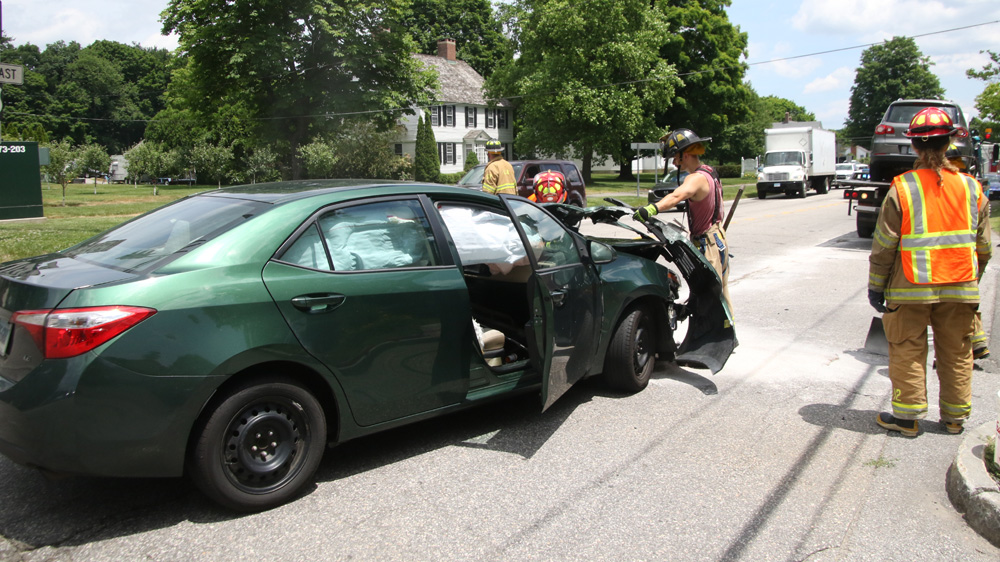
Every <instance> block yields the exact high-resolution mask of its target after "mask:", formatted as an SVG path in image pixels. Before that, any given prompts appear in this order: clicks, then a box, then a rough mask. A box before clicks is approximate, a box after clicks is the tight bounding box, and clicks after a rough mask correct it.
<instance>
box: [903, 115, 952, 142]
mask: <svg viewBox="0 0 1000 562" xmlns="http://www.w3.org/2000/svg"><path fill="white" fill-rule="evenodd" d="M956 133H958V129H956V128H955V124H954V123H952V121H951V116H950V115H948V113H947V112H945V111H944V110H942V109H941V108H939V107H925V108H923V109H921V110H920V111H919V112H917V114H916V115H914V116H913V120H911V121H910V128H909V129H907V130H906V132H905V133H903V134H904V135H905V136H906V137H908V138H914V137H920V138H924V139H926V138H927V137H943V136H952V135H954V134H956Z"/></svg>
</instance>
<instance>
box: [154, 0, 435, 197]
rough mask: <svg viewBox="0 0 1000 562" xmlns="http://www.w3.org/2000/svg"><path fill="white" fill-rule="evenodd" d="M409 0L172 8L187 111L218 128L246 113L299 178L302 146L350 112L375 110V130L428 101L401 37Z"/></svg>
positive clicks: (184, 1) (166, 25) (257, 1)
mask: <svg viewBox="0 0 1000 562" xmlns="http://www.w3.org/2000/svg"><path fill="white" fill-rule="evenodd" d="M406 7H407V3H406V2H405V1H404V0H382V1H378V2H376V1H373V0H364V1H359V2H342V1H338V0H296V1H294V2H291V3H289V2H279V1H276V0H241V1H240V2H223V3H219V2H205V1H203V0H171V1H170V2H169V4H168V6H167V9H166V10H164V12H163V13H162V16H163V30H164V32H177V33H178V34H179V36H180V39H179V42H180V50H181V51H182V53H183V56H184V57H186V58H187V60H188V67H187V72H188V79H187V80H185V81H184V83H183V86H184V88H183V89H182V90H181V89H178V90H175V89H174V88H173V86H171V95H172V96H174V97H175V98H176V101H177V103H176V105H175V108H176V110H178V111H189V112H190V113H191V114H193V115H195V116H197V117H199V118H202V119H207V120H209V121H211V120H212V118H211V116H212V115H216V114H220V113H222V112H223V110H224V109H225V108H226V107H229V106H234V105H238V106H240V107H242V108H244V109H245V111H246V114H247V116H248V117H249V118H251V119H253V120H255V131H256V132H257V133H258V134H259V135H260V136H261V140H265V141H268V142H267V144H270V145H272V146H276V147H277V146H281V145H284V149H285V150H286V152H285V156H286V158H287V159H288V160H289V163H290V166H289V170H290V174H291V176H292V177H293V178H298V177H299V176H300V175H301V169H300V161H299V158H298V153H299V151H298V147H299V146H300V145H302V144H305V143H308V142H309V141H310V140H312V139H314V138H322V137H323V136H325V135H328V134H330V133H333V132H336V130H337V129H339V128H340V127H341V126H342V125H343V124H344V119H343V117H344V116H345V115H346V114H351V113H357V112H370V111H373V112H372V113H368V115H369V116H370V118H371V121H372V122H373V124H374V125H375V126H376V127H379V128H380V129H382V130H386V129H388V128H389V127H391V126H393V125H394V124H395V120H396V118H397V116H398V115H399V110H403V111H405V110H407V108H408V107H409V106H410V104H412V103H413V102H414V101H418V100H423V99H425V98H426V95H427V93H428V86H429V84H430V83H431V81H432V78H431V76H430V74H429V73H427V72H425V71H423V70H421V69H420V67H419V65H418V63H417V61H416V60H415V59H414V58H413V57H412V56H411V53H413V52H414V44H413V40H412V39H411V38H410V36H409V35H408V34H407V33H401V32H400V30H402V29H403V26H402V24H401V22H402V20H403V15H404V10H405V8H406Z"/></svg>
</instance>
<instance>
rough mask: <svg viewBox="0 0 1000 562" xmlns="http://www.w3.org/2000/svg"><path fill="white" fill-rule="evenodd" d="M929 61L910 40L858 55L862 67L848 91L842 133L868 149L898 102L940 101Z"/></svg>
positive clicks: (898, 40)
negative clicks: (877, 127)
mask: <svg viewBox="0 0 1000 562" xmlns="http://www.w3.org/2000/svg"><path fill="white" fill-rule="evenodd" d="M931 64H932V63H931V62H930V59H929V58H928V57H925V56H924V55H923V54H921V52H920V49H918V48H917V43H916V42H915V41H914V40H913V39H911V38H909V37H893V38H892V39H890V40H889V41H886V42H885V43H883V44H881V45H874V46H872V47H869V48H867V49H865V50H864V51H863V52H862V53H861V66H860V67H858V71H857V74H856V75H855V77H854V86H852V87H851V105H850V108H849V109H848V112H847V122H846V123H845V127H844V128H845V130H846V131H845V132H846V134H847V136H848V137H850V138H851V139H852V140H853V142H855V143H857V144H864V145H867V144H868V143H869V142H870V141H871V137H872V134H873V133H874V131H875V127H876V126H877V125H878V124H879V121H881V120H882V115H883V114H884V113H885V110H886V108H887V107H889V104H890V103H892V102H894V101H896V100H897V99H898V98H925V99H939V98H942V97H944V88H942V87H941V82H940V81H939V80H938V77H937V76H935V75H934V74H933V73H932V72H931V71H930V65H931Z"/></svg>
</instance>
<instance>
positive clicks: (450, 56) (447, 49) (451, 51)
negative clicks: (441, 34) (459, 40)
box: [438, 39, 455, 61]
mask: <svg viewBox="0 0 1000 562" xmlns="http://www.w3.org/2000/svg"><path fill="white" fill-rule="evenodd" d="M438 56H439V57H441V58H443V59H446V60H450V61H453V60H455V40H454V39H438Z"/></svg>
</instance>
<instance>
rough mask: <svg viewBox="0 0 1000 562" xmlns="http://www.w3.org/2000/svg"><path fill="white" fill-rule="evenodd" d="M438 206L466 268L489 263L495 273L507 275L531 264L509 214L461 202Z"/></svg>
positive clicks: (439, 204)
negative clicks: (521, 266) (518, 267)
mask: <svg viewBox="0 0 1000 562" xmlns="http://www.w3.org/2000/svg"><path fill="white" fill-rule="evenodd" d="M437 208H438V211H439V212H440V214H441V220H442V221H443V222H444V224H445V227H446V228H447V229H448V233H449V234H451V239H452V240H453V241H454V242H455V249H456V250H458V258H459V260H460V261H461V262H462V266H463V267H465V266H473V265H478V264H485V265H487V266H488V267H489V269H490V271H491V272H492V273H494V274H498V273H500V274H507V273H510V271H511V270H512V269H513V268H514V267H515V266H519V265H528V264H529V262H528V253H527V251H525V249H524V244H523V243H522V242H521V238H520V236H518V234H517V229H515V228H514V221H512V220H511V218H510V217H509V216H507V215H506V214H503V213H501V212H500V211H498V210H494V209H488V208H485V207H478V206H472V205H463V204H460V203H438V204H437Z"/></svg>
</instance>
